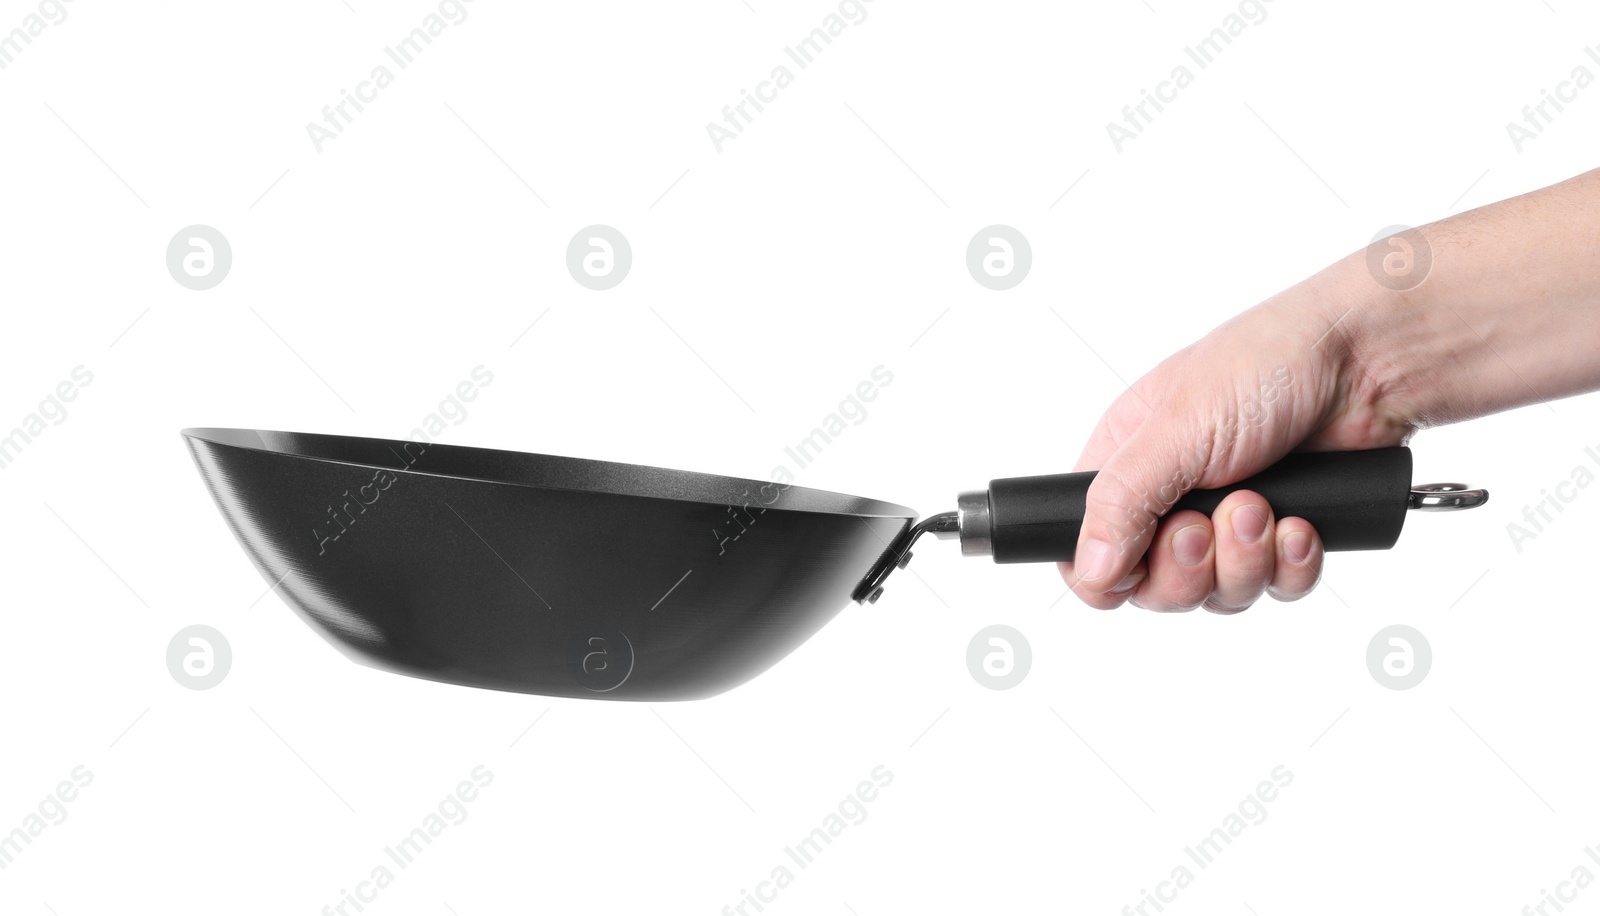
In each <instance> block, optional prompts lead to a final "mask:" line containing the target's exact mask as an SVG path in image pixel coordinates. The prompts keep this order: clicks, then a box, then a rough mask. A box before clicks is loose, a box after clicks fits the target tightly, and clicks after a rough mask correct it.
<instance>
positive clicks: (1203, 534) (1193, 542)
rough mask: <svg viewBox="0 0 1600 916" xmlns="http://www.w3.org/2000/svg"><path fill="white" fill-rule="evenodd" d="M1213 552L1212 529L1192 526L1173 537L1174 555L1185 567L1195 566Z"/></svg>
mask: <svg viewBox="0 0 1600 916" xmlns="http://www.w3.org/2000/svg"><path fill="white" fill-rule="evenodd" d="M1210 550H1211V529H1209V528H1207V527H1206V526H1204V525H1190V526H1189V527H1187V528H1184V529H1183V530H1181V531H1179V532H1178V533H1177V534H1174V535H1173V536H1172V555H1173V556H1174V557H1175V558H1177V560H1178V562H1179V563H1181V564H1183V565H1184V566H1194V565H1196V564H1198V563H1199V562H1200V561H1201V560H1204V559H1205V558H1206V553H1207V552H1209V551H1210Z"/></svg>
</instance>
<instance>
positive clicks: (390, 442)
mask: <svg viewBox="0 0 1600 916" xmlns="http://www.w3.org/2000/svg"><path fill="white" fill-rule="evenodd" d="M183 435H184V436H186V437H189V438H191V439H200V440H204V441H207V442H213V443H216V444H218V445H227V446H232V447H234V448H244V449H255V450H260V451H267V452H273V453H276V454H282V455H293V456H296V457H300V458H308V459H312V460H317V461H331V462H337V463H341V464H353V465H360V466H363V467H370V468H373V469H386V470H406V471H411V472H415V473H422V474H435V475H441V476H445V477H459V478H463V479H467V480H481V481H485V482H489V483H499V484H510V485H516V486H531V487H548V488H552V489H562V490H583V491H588V492H594V493H612V494H616V495H621V496H644V497H650V498H654V499H674V500H686V501H692V502H703V503H711V504H716V505H731V506H743V505H751V504H756V505H761V504H765V503H766V502H767V500H766V499H765V496H766V495H767V494H771V493H774V492H775V491H774V488H775V487H777V486H778V485H776V484H774V483H773V482H772V481H761V480H750V479H745V478H739V477H723V476H720V475H716V474H702V473H698V472H695V471H678V470H670V469H667V468H657V467H649V466H647V465H636V464H622V463H618V462H614V461H597V460H593V459H588V458H566V457H561V456H557V455H539V454H532V453H528V452H512V451H504V450H501V449H491V448H474V447H470V446H462V445H445V444H441V443H425V442H416V441H412V440H402V439H368V438H362V437H357V436H329V435H322V434H318V433H295V432H278V431H274V430H263V429H219V428H195V429H186V430H184V431H183ZM780 489H781V502H782V505H783V508H785V509H788V510H790V511H795V512H830V513H836V514H841V515H860V516H882V517H895V516H905V517H908V518H915V517H916V512H914V511H912V510H911V509H907V508H906V507H904V506H897V505H894V504H892V503H886V502H881V501H879V500H875V499H866V498H864V497H859V496H849V495H846V494H843V493H832V492H829V491H827V490H813V489H809V488H807V487H797V486H794V485H792V484H789V485H784V486H782V487H781V488H780Z"/></svg>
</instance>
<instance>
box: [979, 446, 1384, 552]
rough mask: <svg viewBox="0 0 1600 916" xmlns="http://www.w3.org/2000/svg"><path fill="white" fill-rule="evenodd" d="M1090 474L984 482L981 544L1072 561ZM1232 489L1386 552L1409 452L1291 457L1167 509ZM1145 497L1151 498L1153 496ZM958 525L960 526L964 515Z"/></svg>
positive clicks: (1205, 504) (1329, 540)
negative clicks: (986, 485) (984, 515)
mask: <svg viewBox="0 0 1600 916" xmlns="http://www.w3.org/2000/svg"><path fill="white" fill-rule="evenodd" d="M1095 473H1096V472H1094V471H1085V472H1082V473H1077V474H1050V475H1046V476H1043V477H1011V478H1006V479H1002V480H992V481H990V482H989V492H988V494H987V516H988V525H987V535H988V538H987V540H988V542H989V543H988V545H987V546H988V548H989V552H991V553H992V554H993V556H994V561H995V562H996V563H1042V562H1056V561H1062V560H1071V559H1072V556H1073V554H1074V553H1075V552H1076V550H1077V547H1078V529H1079V527H1080V526H1081V525H1082V524H1083V513H1084V497H1085V495H1086V494H1087V493H1088V490H1089V483H1090V482H1091V481H1093V480H1094V478H1095ZM1235 490H1253V491H1255V492H1257V493H1260V494H1261V495H1262V496H1263V497H1265V498H1266V500H1267V503H1268V504H1269V505H1271V506H1272V511H1273V514H1274V515H1275V516H1276V517H1277V518H1280V519H1281V518H1291V517H1299V518H1303V519H1305V520H1306V521H1308V522H1310V523H1311V524H1312V526H1314V527H1315V528H1316V529H1317V533H1318V534H1320V535H1321V536H1322V543H1323V547H1324V548H1325V549H1327V550H1386V549H1388V548H1390V547H1393V546H1394V544H1395V541H1397V540H1399V538H1400V529H1401V527H1402V526H1403V525H1404V524H1405V518H1406V509H1407V506H1408V502H1409V498H1410V493H1411V450H1410V449H1408V448H1404V447H1395V448H1380V449H1370V450H1367V451H1359V452H1314V453H1304V454H1296V455H1290V456H1289V457H1287V458H1285V459H1283V460H1282V461H1280V462H1278V463H1277V464H1275V465H1273V466H1272V467H1270V468H1267V469H1266V470H1265V471H1262V472H1261V473H1259V474H1257V475H1255V476H1254V477H1251V478H1249V479H1247V480H1241V481H1239V482H1238V483H1236V484H1233V485H1231V486H1227V487H1222V488H1220V489H1216V490H1192V491H1190V492H1189V493H1187V494H1185V495H1184V497H1183V498H1182V499H1180V500H1179V501H1178V502H1177V504H1176V505H1175V506H1174V507H1173V511H1177V510H1178V509H1194V510H1195V511H1197V512H1203V513H1205V514H1206V515H1210V514H1211V513H1212V512H1213V511H1215V510H1216V508H1217V504H1218V503H1220V502H1222V499H1223V497H1225V496H1227V495H1228V494H1229V493H1232V492H1233V491H1235ZM972 495H973V496H975V497H981V496H982V494H972ZM1149 498H1150V500H1151V501H1152V502H1155V501H1157V500H1159V494H1151V496H1150V497H1149ZM965 501H966V500H965V499H964V500H963V502H964V503H965ZM1160 501H1161V502H1165V500H1160ZM963 523H964V524H963V529H962V530H963V532H965V531H966V526H965V518H963ZM963 541H964V542H965V536H963Z"/></svg>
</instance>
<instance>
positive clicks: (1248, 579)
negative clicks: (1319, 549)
mask: <svg viewBox="0 0 1600 916" xmlns="http://www.w3.org/2000/svg"><path fill="white" fill-rule="evenodd" d="M1211 522H1212V528H1213V530H1214V531H1215V532H1216V538H1217V567H1216V588H1215V589H1214V590H1213V591H1212V593H1211V595H1210V597H1208V598H1207V599H1206V602H1205V606H1206V610H1208V611H1214V612H1216V613H1218V614H1237V613H1238V612H1240V611H1242V610H1244V609H1245V608H1248V607H1249V606H1250V605H1252V604H1255V603H1256V601H1257V600H1258V599H1259V598H1260V597H1261V593H1262V592H1264V591H1265V590H1266V588H1267V585H1268V584H1269V583H1271V582H1272V577H1273V567H1274V565H1275V562H1274V561H1275V559H1276V556H1277V538H1276V537H1275V536H1274V533H1273V518H1272V507H1271V506H1269V505H1267V501H1266V500H1265V499H1264V498H1262V497H1261V495H1260V494H1258V493H1252V492H1250V491H1249V490H1236V491H1234V492H1233V493H1230V494H1228V495H1227V497H1225V498H1224V499H1223V500H1222V503H1221V504H1220V505H1218V506H1217V510H1216V511H1215V512H1213V513H1212V514H1211ZM1296 543H1297V545H1298V542H1296Z"/></svg>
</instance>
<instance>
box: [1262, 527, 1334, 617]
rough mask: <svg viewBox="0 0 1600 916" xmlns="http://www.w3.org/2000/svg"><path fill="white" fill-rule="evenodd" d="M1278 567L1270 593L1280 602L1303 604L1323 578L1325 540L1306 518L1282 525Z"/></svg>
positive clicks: (1277, 547)
mask: <svg viewBox="0 0 1600 916" xmlns="http://www.w3.org/2000/svg"><path fill="white" fill-rule="evenodd" d="M1276 540H1277V544H1276V553H1277V564H1276V567H1275V568H1274V570H1273V573H1272V583H1271V584H1270V585H1268V586H1267V594H1269V595H1271V596H1272V597H1274V598H1276V599H1278V600H1279V601H1299V600H1300V599H1301V598H1304V597H1305V596H1306V595H1308V594H1310V593H1311V590H1312V589H1313V588H1316V587H1317V581H1318V580H1319V579H1321V578H1322V538H1321V537H1319V536H1318V535H1317V529H1315V528H1313V527H1311V523H1310V522H1308V521H1306V520H1305V519H1303V518H1286V519H1284V520H1283V521H1281V522H1279V523H1278V533H1277V538H1276Z"/></svg>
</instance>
